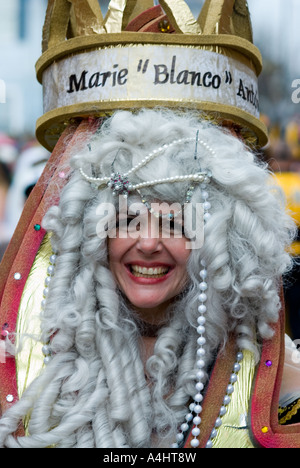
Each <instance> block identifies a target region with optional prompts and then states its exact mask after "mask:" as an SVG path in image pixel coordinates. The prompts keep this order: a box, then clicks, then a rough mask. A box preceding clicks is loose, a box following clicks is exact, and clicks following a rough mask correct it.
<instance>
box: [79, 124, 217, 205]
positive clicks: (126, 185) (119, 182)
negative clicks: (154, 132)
mask: <svg viewBox="0 0 300 468" xmlns="http://www.w3.org/2000/svg"><path fill="white" fill-rule="evenodd" d="M189 141H195V138H194V137H189V138H180V139H177V140H173V141H172V142H171V143H168V144H164V145H163V146H160V147H159V148H157V149H154V150H153V151H151V152H150V153H149V154H148V155H147V156H146V157H145V158H144V159H142V160H141V161H140V162H139V163H138V164H137V165H136V166H134V167H132V168H131V169H130V170H129V171H127V172H125V173H124V174H120V173H119V172H112V174H111V175H110V176H104V177H91V176H89V175H87V174H86V173H85V172H84V171H83V169H82V168H80V169H79V171H80V173H81V175H82V177H83V178H84V179H85V180H87V181H88V182H90V183H92V184H93V185H95V186H97V187H98V188H102V187H103V186H105V185H106V186H108V187H110V188H111V189H112V190H113V194H114V195H123V196H125V197H127V196H128V195H129V193H130V192H133V191H138V192H139V191H140V190H141V189H143V188H146V187H153V186H154V185H158V184H166V183H175V182H187V181H190V182H192V183H209V182H210V178H211V172H210V171H209V170H204V171H202V170H201V171H199V172H195V173H193V174H185V175H176V176H172V177H165V178H160V179H154V180H147V181H144V182H140V183H138V184H134V183H133V182H132V179H131V176H132V174H134V173H135V172H137V171H138V170H139V169H141V168H142V167H144V166H145V165H146V164H148V163H149V162H150V161H152V160H153V159H154V158H156V157H157V156H159V155H160V154H161V153H163V152H164V151H166V150H167V149H169V148H171V147H173V146H177V145H179V144H182V143H186V142H189ZM199 144H200V145H202V146H203V147H204V148H205V149H206V150H207V151H209V152H210V153H211V155H212V156H214V155H215V152H214V150H213V149H212V148H211V147H210V146H209V145H208V144H207V143H206V142H205V141H203V140H199V139H198V132H197V136H196V148H195V156H194V157H195V159H197V149H198V145H199ZM112 167H113V165H112ZM139 193H140V192H139ZM186 201H189V200H186Z"/></svg>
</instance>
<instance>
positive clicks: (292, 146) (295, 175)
mask: <svg viewBox="0 0 300 468" xmlns="http://www.w3.org/2000/svg"><path fill="white" fill-rule="evenodd" d="M265 122H266V119H265ZM269 134H270V140H269V144H268V146H267V147H266V148H265V149H264V156H265V158H266V160H267V162H268V164H269V166H270V168H271V170H272V171H274V176H275V178H276V180H277V182H278V184H279V186H280V187H281V189H282V190H283V192H284V193H285V196H286V200H287V209H288V210H289V211H290V213H291V215H292V216H293V218H294V220H295V222H296V224H297V226H298V235H297V237H296V239H295V242H294V243H293V245H292V247H291V253H292V255H293V256H294V258H295V264H294V268H293V270H292V272H291V273H290V275H289V276H288V277H287V278H285V283H284V294H285V301H286V309H287V328H288V332H289V334H290V336H291V337H292V339H294V340H296V339H300V119H299V117H294V118H293V119H292V120H290V121H289V122H288V123H287V125H286V127H285V128H281V127H280V125H278V124H275V125H270V126H269Z"/></svg>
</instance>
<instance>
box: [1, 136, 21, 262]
mask: <svg viewBox="0 0 300 468" xmlns="http://www.w3.org/2000/svg"><path fill="white" fill-rule="evenodd" d="M17 157H18V148H17V143H16V141H15V140H13V139H12V138H10V137H9V136H7V135H5V134H4V133H0V259H1V258H2V255H3V252H4V250H5V248H6V246H7V243H8V241H9V232H8V229H7V226H6V222H5V219H4V218H5V207H6V202H7V194H8V191H9V187H10V183H11V178H12V173H13V170H14V166H15V163H16V160H17Z"/></svg>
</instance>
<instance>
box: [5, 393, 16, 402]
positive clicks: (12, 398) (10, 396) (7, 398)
mask: <svg viewBox="0 0 300 468" xmlns="http://www.w3.org/2000/svg"><path fill="white" fill-rule="evenodd" d="M6 401H7V402H8V403H12V402H13V401H14V396H13V395H7V396H6Z"/></svg>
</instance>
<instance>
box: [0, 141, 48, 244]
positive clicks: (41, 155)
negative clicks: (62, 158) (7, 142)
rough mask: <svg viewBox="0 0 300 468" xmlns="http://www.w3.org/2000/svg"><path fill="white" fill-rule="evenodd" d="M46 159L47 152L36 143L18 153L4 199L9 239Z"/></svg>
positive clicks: (31, 143) (28, 145)
mask: <svg viewBox="0 0 300 468" xmlns="http://www.w3.org/2000/svg"><path fill="white" fill-rule="evenodd" d="M48 158H49V152H48V151H47V150H46V149H45V148H43V147H42V146H40V145H39V144H38V143H37V142H36V141H33V142H30V143H29V144H27V145H26V146H25V147H24V148H23V150H22V151H21V153H20V156H19V158H18V160H17V163H16V167H15V172H14V176H13V179H12V183H11V185H10V187H9V190H8V194H7V199H6V209H5V223H6V227H7V232H8V235H9V237H11V236H12V234H13V233H14V230H15V228H16V226H17V224H18V221H19V218H20V216H21V214H22V210H23V207H24V204H25V202H26V200H27V198H28V196H29V195H30V192H31V190H32V189H33V187H34V186H35V184H36V183H37V181H38V179H39V177H40V175H41V174H42V172H43V170H44V167H45V165H46V162H47V160H48Z"/></svg>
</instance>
